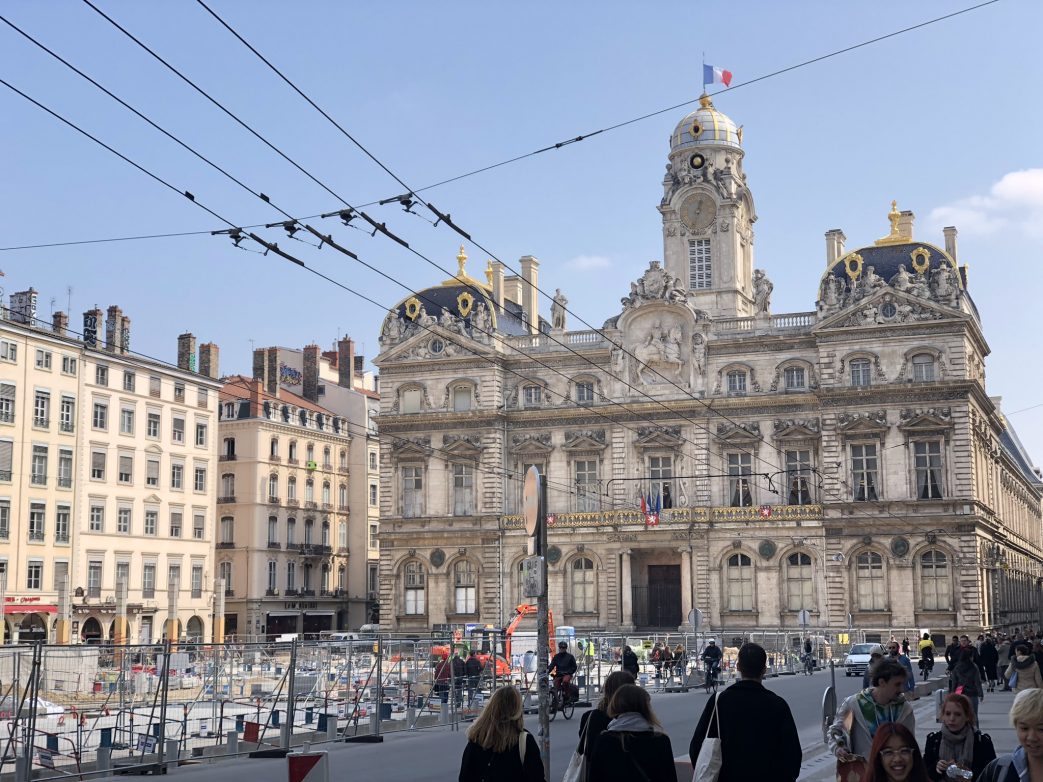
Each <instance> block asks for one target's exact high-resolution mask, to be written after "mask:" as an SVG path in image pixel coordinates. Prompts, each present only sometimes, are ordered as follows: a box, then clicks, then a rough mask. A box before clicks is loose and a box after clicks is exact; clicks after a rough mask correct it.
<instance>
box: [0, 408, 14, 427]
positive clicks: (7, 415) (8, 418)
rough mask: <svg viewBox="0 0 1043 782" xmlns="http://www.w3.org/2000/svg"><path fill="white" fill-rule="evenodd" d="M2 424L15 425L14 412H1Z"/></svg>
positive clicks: (0, 420)
mask: <svg viewBox="0 0 1043 782" xmlns="http://www.w3.org/2000/svg"><path fill="white" fill-rule="evenodd" d="M0 423H5V424H13V423H14V411H13V410H0Z"/></svg>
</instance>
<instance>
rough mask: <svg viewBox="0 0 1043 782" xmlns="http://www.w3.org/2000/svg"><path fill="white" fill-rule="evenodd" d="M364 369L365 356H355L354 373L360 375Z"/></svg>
mask: <svg viewBox="0 0 1043 782" xmlns="http://www.w3.org/2000/svg"><path fill="white" fill-rule="evenodd" d="M365 371H366V357H365V356H355V374H356V375H361V374H363V373H364V372H365Z"/></svg>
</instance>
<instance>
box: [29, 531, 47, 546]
mask: <svg viewBox="0 0 1043 782" xmlns="http://www.w3.org/2000/svg"><path fill="white" fill-rule="evenodd" d="M43 539H44V533H43V530H34V529H31V530H29V540H30V541H31V542H34V543H42V542H43Z"/></svg>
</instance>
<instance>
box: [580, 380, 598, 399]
mask: <svg viewBox="0 0 1043 782" xmlns="http://www.w3.org/2000/svg"><path fill="white" fill-rule="evenodd" d="M576 401H577V402H579V403H581V404H583V403H589V402H593V401H594V384H593V383H591V382H588V381H581V382H579V383H576Z"/></svg>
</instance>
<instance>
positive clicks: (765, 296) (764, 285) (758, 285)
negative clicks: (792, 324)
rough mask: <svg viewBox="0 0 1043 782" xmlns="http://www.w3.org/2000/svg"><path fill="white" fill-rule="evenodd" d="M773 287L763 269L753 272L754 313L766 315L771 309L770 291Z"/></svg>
mask: <svg viewBox="0 0 1043 782" xmlns="http://www.w3.org/2000/svg"><path fill="white" fill-rule="evenodd" d="M774 288H775V286H774V285H772V282H771V280H769V279H768V275H767V274H765V273H764V270H763V269H756V270H755V271H754V272H753V301H754V306H755V307H756V313H757V314H758V315H760V314H761V313H764V314H765V315H767V314H768V313H769V312H770V310H771V292H772V290H773V289H774Z"/></svg>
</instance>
